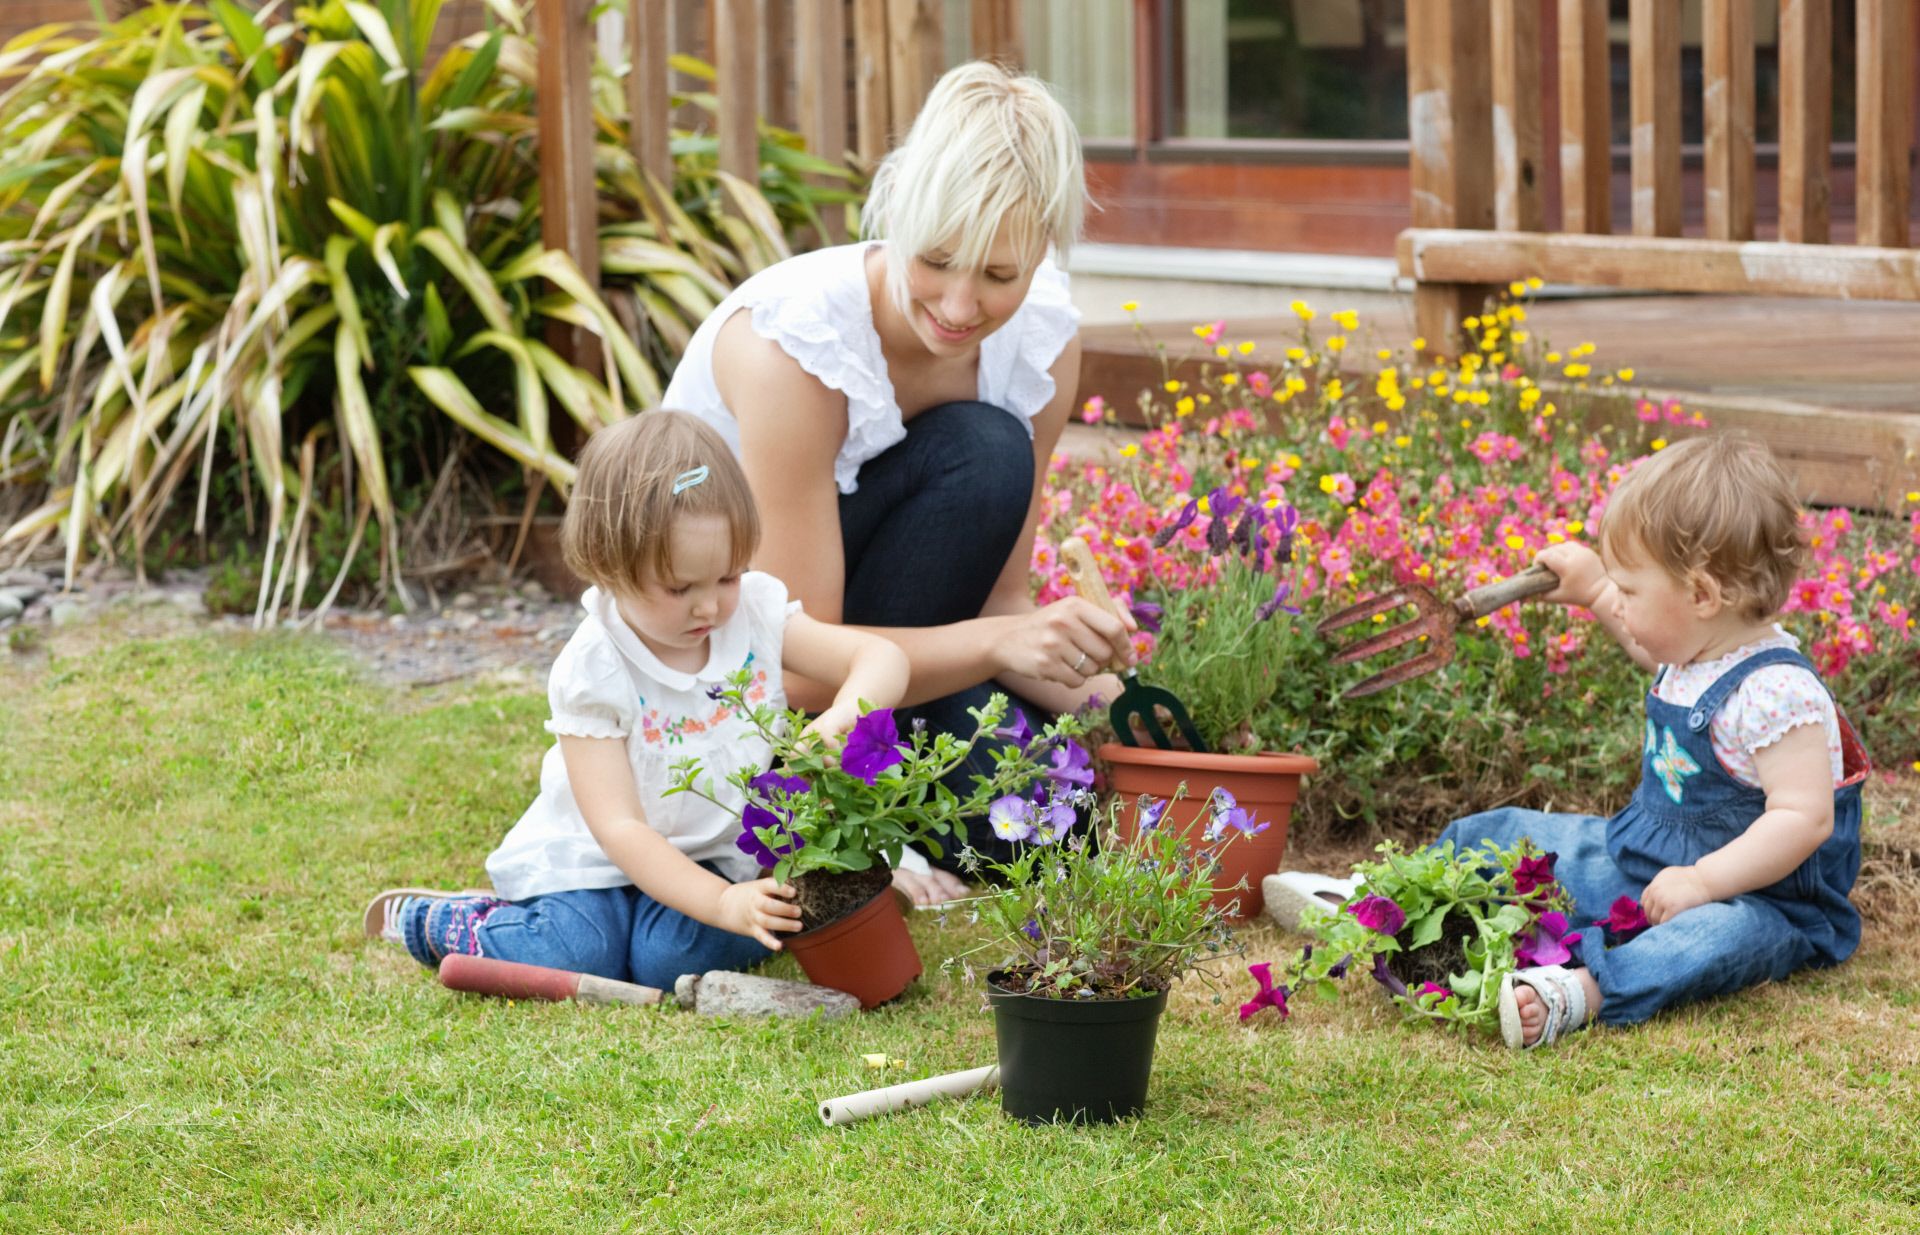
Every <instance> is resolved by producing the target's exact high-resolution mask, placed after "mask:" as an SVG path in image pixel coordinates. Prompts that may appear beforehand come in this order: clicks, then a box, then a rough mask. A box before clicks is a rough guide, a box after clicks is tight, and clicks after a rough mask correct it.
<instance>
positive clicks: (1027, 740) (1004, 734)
mask: <svg viewBox="0 0 1920 1235" xmlns="http://www.w3.org/2000/svg"><path fill="white" fill-rule="evenodd" d="M993 736H994V737H996V738H999V739H1000V740H1001V741H1003V742H1011V743H1013V744H1014V745H1015V746H1018V747H1019V748H1020V749H1021V750H1025V749H1026V748H1027V747H1029V746H1031V745H1033V726H1031V725H1029V724H1028V723H1027V714H1026V713H1025V712H1023V711H1021V710H1020V709H1019V708H1015V709H1013V721H1012V723H1011V724H1006V725H1002V726H1000V728H998V729H995V730H994V731H993Z"/></svg>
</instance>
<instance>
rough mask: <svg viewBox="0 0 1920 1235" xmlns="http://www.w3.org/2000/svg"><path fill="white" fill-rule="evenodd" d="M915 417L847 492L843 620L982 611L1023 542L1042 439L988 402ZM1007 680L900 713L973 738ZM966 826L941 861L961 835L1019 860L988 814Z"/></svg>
mask: <svg viewBox="0 0 1920 1235" xmlns="http://www.w3.org/2000/svg"><path fill="white" fill-rule="evenodd" d="M906 428H907V436H906V439H905V440H904V441H902V442H899V443H898V444H896V445H894V446H893V447H891V448H890V449H888V450H886V451H884V452H883V453H881V454H879V455H876V456H875V457H873V458H872V459H869V460H867V462H866V463H865V465H863V466H862V467H861V469H860V485H859V488H858V489H856V490H855V491H854V492H852V493H847V494H842V495H841V497H840V543H841V550H842V553H843V554H844V556H845V562H846V593H845V597H844V599H843V601H842V606H841V620H842V621H844V622H846V623H848V624H849V625H860V626H946V625H949V624H951V623H954V622H965V621H968V620H970V619H972V618H977V617H979V616H980V611H981V609H983V608H984V607H985V606H986V603H987V597H988V596H990V595H991V594H992V592H993V585H994V583H995V582H997V581H998V580H999V578H1000V572H1001V571H1002V570H1004V569H1005V568H1006V565H1007V560H1008V559H1009V558H1010V557H1012V556H1013V553H1014V550H1015V548H1016V547H1020V546H1019V542H1020V533H1021V531H1022V529H1023V528H1024V527H1025V526H1026V519H1027V507H1028V506H1029V504H1030V503H1031V502H1032V499H1033V439H1032V438H1031V437H1029V436H1028V434H1027V431H1026V429H1025V428H1024V427H1023V422H1022V420H1021V419H1020V418H1019V417H1017V416H1014V415H1013V414H1012V413H1010V412H1007V411H1004V410H1002V409H1001V408H998V407H994V406H993V405H991V404H988V403H974V402H960V403H942V404H940V405H939V406H938V407H930V408H928V409H927V410H926V411H924V412H921V413H920V414H919V415H917V416H915V417H914V418H913V419H911V420H909V421H907V424H906ZM1023 560H1024V557H1023ZM998 689H999V688H998V687H996V686H995V685H994V684H993V683H992V682H982V683H980V684H979V685H977V686H972V687H969V688H968V689H966V690H963V691H958V692H956V693H954V694H951V695H947V696H946V697H944V698H941V699H934V700H931V701H929V702H927V703H922V704H919V705H917V706H915V707H911V708H902V709H900V710H899V711H898V713H897V716H898V717H899V719H900V720H901V721H902V722H910V721H914V720H921V721H925V722H926V725H927V728H928V729H929V730H931V731H932V732H935V733H952V734H956V735H958V736H960V737H963V738H964V737H971V736H972V735H973V718H972V717H971V716H969V715H968V714H967V710H968V709H969V708H978V707H984V706H985V705H986V702H987V699H988V698H989V697H990V696H992V695H993V694H994V693H995V692H996V691H997V690H998ZM1000 693H1006V692H1004V691H1001V692H1000ZM1009 703H1010V705H1011V706H1012V707H1017V708H1020V709H1022V710H1023V711H1025V712H1026V714H1027V717H1028V719H1029V720H1030V721H1031V722H1032V723H1033V725H1034V727H1035V728H1036V729H1037V728H1039V727H1040V726H1041V725H1042V724H1044V723H1045V722H1046V721H1047V720H1048V719H1049V718H1050V716H1051V714H1050V713H1048V712H1046V711H1044V710H1042V709H1040V708H1039V707H1037V706H1036V705H1034V704H1032V703H1030V702H1028V701H1026V700H1024V699H1020V698H1018V697H1011V696H1010V697H1009ZM995 745H997V743H993V742H982V743H981V744H980V745H978V746H976V747H975V748H974V749H973V751H972V752H971V754H970V755H969V756H968V758H967V761H966V763H964V764H963V765H962V766H961V767H959V768H958V769H956V770H955V771H954V772H953V773H952V774H951V775H949V776H948V777H947V778H946V781H945V783H946V786H947V788H949V789H951V790H952V791H953V792H954V793H955V794H957V795H959V796H961V797H965V796H966V795H967V794H968V793H969V792H971V791H972V789H973V777H974V775H975V774H976V773H980V774H987V773H990V772H992V770H993V747H994V746H995ZM966 830H967V834H966V836H965V837H952V838H948V839H947V840H944V841H943V842H942V844H943V848H944V852H943V854H942V856H940V857H938V858H935V859H934V860H933V861H934V864H935V865H937V866H941V867H944V868H946V869H948V870H958V869H960V867H959V863H958V862H957V861H956V858H955V855H956V853H957V851H958V849H959V847H960V846H961V845H962V844H966V845H969V846H971V847H972V848H973V849H974V850H975V851H976V852H977V853H980V854H981V855H982V856H983V857H985V858H986V859H987V860H989V861H997V862H1004V861H1009V860H1011V858H1012V856H1013V846H1012V845H1010V844H1009V843H1008V842H1006V841H1003V840H1001V839H1000V838H998V837H996V836H995V835H994V834H993V829H992V828H991V827H989V826H988V824H987V821H986V817H985V816H984V815H982V816H979V817H976V818H972V819H968V820H967V821H966Z"/></svg>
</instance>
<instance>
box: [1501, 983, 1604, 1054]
mask: <svg viewBox="0 0 1920 1235" xmlns="http://www.w3.org/2000/svg"><path fill="white" fill-rule="evenodd" d="M1516 986H1527V987H1531V988H1532V989H1533V991H1534V993H1536V994H1538V995H1539V996H1540V1002H1541V1003H1543V1004H1545V1005H1546V1008H1547V1023H1546V1024H1545V1025H1543V1026H1542V1027H1541V1029H1540V1036H1539V1037H1537V1038H1535V1039H1534V1040H1533V1041H1532V1042H1528V1041H1527V1040H1526V1030H1525V1029H1524V1028H1523V1027H1522V1026H1521V1024H1520V1000H1519V998H1518V996H1517V995H1516V994H1515V989H1514V988H1515V987H1516ZM1587 1018H1588V1013H1587V990H1586V987H1584V986H1582V985H1581V984H1580V979H1579V978H1578V977H1577V976H1575V974H1574V972H1573V971H1572V970H1571V969H1566V968H1563V967H1562V966H1559V965H1537V966H1535V967H1533V968H1531V969H1516V970H1514V971H1513V972H1512V973H1510V974H1508V975H1507V976H1506V977H1504V978H1502V979H1500V1036H1501V1037H1502V1038H1504V1039H1506V1043H1507V1045H1508V1046H1510V1047H1512V1048H1513V1049H1514V1050H1517V1051H1520V1050H1526V1051H1530V1050H1532V1049H1533V1048H1534V1047H1536V1046H1546V1045H1548V1044H1550V1043H1552V1042H1554V1041H1556V1040H1558V1039H1560V1038H1563V1037H1565V1036H1566V1035H1567V1034H1570V1033H1574V1032H1577V1031H1578V1030H1582V1029H1585V1028H1586V1027H1587Z"/></svg>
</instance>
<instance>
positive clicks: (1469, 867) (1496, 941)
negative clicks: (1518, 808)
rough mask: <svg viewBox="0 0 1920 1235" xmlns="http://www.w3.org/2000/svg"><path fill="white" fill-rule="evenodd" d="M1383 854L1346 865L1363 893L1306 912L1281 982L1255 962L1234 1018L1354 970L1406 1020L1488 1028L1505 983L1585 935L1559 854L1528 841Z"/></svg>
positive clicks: (1389, 847)
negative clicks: (1559, 868) (1249, 993)
mask: <svg viewBox="0 0 1920 1235" xmlns="http://www.w3.org/2000/svg"><path fill="white" fill-rule="evenodd" d="M1379 852H1380V855H1381V856H1380V860H1379V861H1377V862H1362V863H1361V864H1360V865H1359V866H1357V867H1355V868H1354V869H1355V873H1356V874H1358V875H1359V876H1360V877H1361V884H1360V888H1359V890H1358V891H1356V892H1355V893H1354V895H1353V896H1351V897H1349V898H1348V899H1347V902H1346V903H1345V904H1343V905H1342V906H1340V908H1339V909H1337V910H1334V911H1332V912H1318V911H1311V910H1310V911H1308V914H1307V915H1306V916H1305V918H1304V920H1303V922H1302V928H1303V929H1305V930H1306V931H1307V932H1308V933H1309V934H1310V935H1311V936H1312V937H1313V942H1312V943H1309V944H1308V945H1307V946H1306V947H1305V948H1304V949H1302V950H1301V954H1300V956H1299V958H1298V959H1297V960H1295V961H1294V962H1293V964H1292V965H1290V966H1288V968H1287V969H1286V971H1285V973H1284V976H1283V979H1282V980H1280V981H1275V980H1274V978H1273V975H1272V968H1271V966H1270V965H1257V966H1253V967H1251V969H1250V970H1249V972H1250V973H1252V976H1253V978H1254V980H1255V981H1256V982H1257V983H1258V984H1259V989H1258V990H1257V991H1256V992H1255V994H1254V997H1253V998H1252V999H1251V1000H1249V1001H1248V1002H1247V1003H1245V1004H1243V1005H1241V1008H1240V1018H1241V1019H1242V1020H1246V1019H1248V1018H1250V1017H1252V1016H1254V1015H1256V1014H1257V1013H1259V1011H1260V1010H1261V1009H1263V1008H1268V1007H1271V1008H1274V1009H1276V1010H1277V1011H1278V1012H1279V1013H1280V1015H1281V1016H1282V1017H1285V1016H1287V1015H1288V1011H1289V1009H1288V1004H1287V999H1288V996H1289V995H1290V994H1292V993H1294V992H1297V991H1300V990H1303V989H1306V988H1309V987H1317V988H1320V989H1323V990H1325V989H1331V988H1332V987H1333V984H1334V982H1335V981H1336V980H1337V979H1339V978H1341V977H1344V976H1345V975H1346V974H1348V973H1349V972H1351V971H1353V970H1362V971H1365V972H1367V973H1369V974H1371V975H1372V977H1373V979H1374V980H1375V981H1376V982H1378V983H1379V984H1380V985H1381V986H1382V987H1384V988H1386V990H1387V992H1388V993H1389V994H1390V995H1391V996H1392V997H1393V1000H1394V1002H1395V1003H1398V1004H1400V1005H1401V1006H1402V1007H1404V1008H1406V1009H1407V1011H1408V1012H1409V1013H1410V1014H1411V1015H1413V1016H1416V1017H1423V1018H1427V1019H1432V1020H1438V1021H1447V1022H1451V1023H1454V1024H1461V1025H1471V1026H1475V1027H1478V1028H1483V1029H1491V1028H1493V1027H1495V1026H1496V1025H1497V1024H1498V1023H1499V1015H1500V1010H1499V996H1500V982H1501V979H1502V978H1504V977H1505V976H1506V975H1507V974H1509V973H1511V972H1512V971H1513V970H1514V969H1516V968H1524V967H1527V966H1531V965H1558V964H1562V963H1564V962H1566V961H1568V960H1570V959H1571V958H1572V955H1573V954H1572V952H1571V951H1570V950H1569V946H1568V945H1570V944H1572V943H1574V942H1575V941H1576V940H1578V939H1579V938H1580V935H1581V932H1580V931H1578V930H1574V929H1572V927H1573V924H1572V923H1570V922H1569V921H1568V919H1567V914H1568V912H1569V911H1570V910H1571V908H1572V900H1571V898H1569V897H1568V895H1567V893H1566V890H1565V889H1564V888H1563V887H1561V885H1560V883H1559V881H1558V880H1556V879H1555V878H1554V877H1553V863H1554V856H1555V855H1553V854H1551V853H1544V854H1543V853H1540V852H1539V851H1537V850H1535V849H1534V848H1533V847H1532V846H1531V845H1529V844H1528V843H1527V842H1526V841H1522V842H1521V843H1520V844H1519V845H1517V846H1515V847H1514V848H1512V849H1501V848H1500V847H1499V846H1497V845H1495V844H1494V843H1493V842H1491V841H1488V842H1486V843H1485V844H1484V845H1483V846H1481V847H1480V848H1477V849H1470V850H1467V851H1465V852H1463V853H1455V852H1454V849H1453V843H1452V842H1451V841H1448V842H1446V843H1444V844H1441V845H1437V846H1434V847H1432V848H1429V849H1422V850H1418V851H1416V852H1413V853H1402V852H1400V850H1399V848H1398V847H1397V846H1396V845H1395V844H1394V843H1393V842H1391V841H1387V842H1385V843H1383V844H1382V845H1381V846H1380V849H1379ZM1615 912H1616V913H1622V914H1624V909H1623V907H1621V906H1616V907H1615ZM1641 924H1642V925H1644V924H1645V920H1644V919H1642V920H1641ZM1596 925H1597V924H1596Z"/></svg>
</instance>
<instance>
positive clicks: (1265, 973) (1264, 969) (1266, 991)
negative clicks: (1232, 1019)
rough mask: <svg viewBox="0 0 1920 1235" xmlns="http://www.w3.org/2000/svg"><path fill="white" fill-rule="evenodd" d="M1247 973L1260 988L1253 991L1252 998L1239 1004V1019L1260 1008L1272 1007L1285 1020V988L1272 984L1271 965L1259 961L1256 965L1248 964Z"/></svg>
mask: <svg viewBox="0 0 1920 1235" xmlns="http://www.w3.org/2000/svg"><path fill="white" fill-rule="evenodd" d="M1247 973H1248V975H1249V976H1250V977H1252V978H1253V980H1254V981H1255V982H1258V983H1259V984H1260V989H1259V990H1257V991H1255V992H1254V995H1253V998H1252V999H1249V1000H1247V1002H1245V1003H1243V1004H1241V1005H1240V1019H1241V1020H1243V1021H1244V1020H1246V1019H1247V1018H1248V1017H1250V1016H1252V1015H1253V1014H1254V1013H1256V1012H1258V1011H1260V1010H1261V1009H1262V1008H1272V1009H1274V1010H1275V1011H1277V1012H1279V1013H1280V1019H1281V1020H1283V1021H1284V1020H1286V1019H1287V988H1286V987H1284V986H1275V985H1274V982H1273V965H1272V964H1271V963H1270V962H1268V961H1261V962H1260V963H1259V964H1258V965H1248V966H1247Z"/></svg>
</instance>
